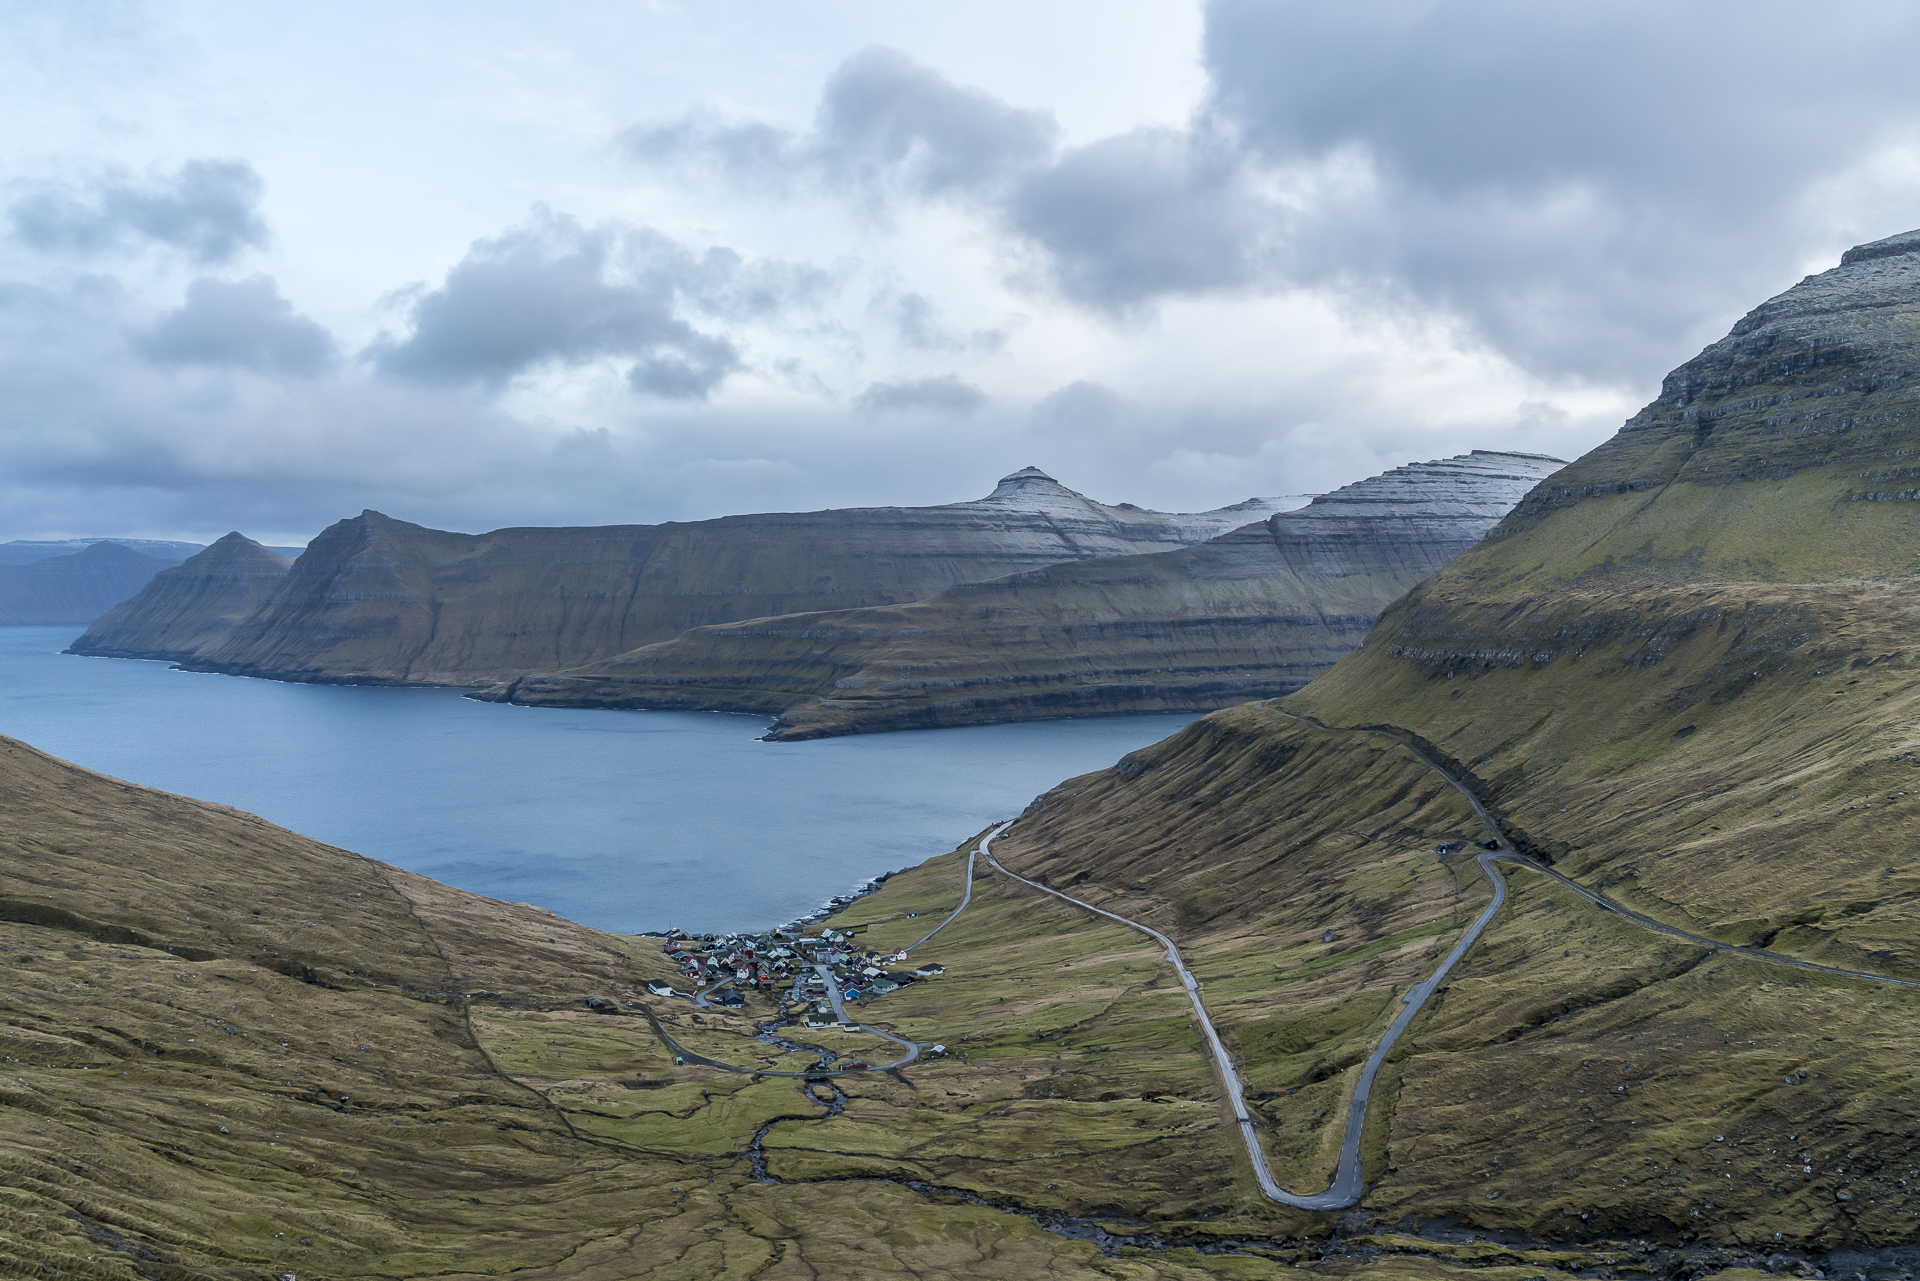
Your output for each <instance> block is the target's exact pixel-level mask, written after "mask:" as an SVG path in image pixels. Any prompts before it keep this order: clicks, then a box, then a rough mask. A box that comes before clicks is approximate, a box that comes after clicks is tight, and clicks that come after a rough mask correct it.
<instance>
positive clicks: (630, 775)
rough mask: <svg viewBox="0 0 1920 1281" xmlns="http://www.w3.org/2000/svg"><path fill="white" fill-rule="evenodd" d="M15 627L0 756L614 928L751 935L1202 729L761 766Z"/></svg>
mask: <svg viewBox="0 0 1920 1281" xmlns="http://www.w3.org/2000/svg"><path fill="white" fill-rule="evenodd" d="M77 634H78V629H75V628H72V627H0V733H5V734H9V735H12V736H13V737H15V738H18V739H23V740H24V741H26V742H28V743H31V744H32V745H33V746H35V747H38V748H40V749H41V750H42V751H46V752H51V753H52V754H53V755H55V756H59V757H63V758H65V759H67V760H70V761H74V762H76V763H78V764H81V765H85V766H86V767H88V768H89V769H95V770H99V771H101V772H103V773H107V774H112V775H115V776H116V777H119V778H124V779H128V780H130V781H132V782H136V783H144V784H147V785H149V786H152V787H159V788H164V789H165V790H167V791H170V792H180V793H183V794H185V795H187V796H197V797H200V798H201V799H203V800H210V801H219V802H221V803H223V804H227V805H233V806H237V807H238V808H240V809H244V810H250V811H252V812H253V813H255V814H259V815H260V816H262V817H263V818H266V819H268V820H270V821H272V822H275V823H278V824H280V825H282V826H283V827H290V828H293V829H294V830H295V831H298V832H303V833H305V834H306V835H308V836H312V837H316V838H317V839H319V840H322V841H326V842H328V843H329V844H332V845H338V846H341V847H343V848H345V849H350V850H356V851H358V852H360V853H362V854H368V855H371V856H373V857H374V858H379V859H384V860H386V861H387V862H389V863H395V864H398V865H399V866H401V867H404V868H406V869H408V870H409V871H414V872H419V873H421V874H423V875H426V876H431V877H433V878H435V879H436V880H441V881H445V882H447V883H448V884H451V885H457V886H459V887H460V888H462V889H467V890H472V891H474V892H476V893H479V894H486V895H490V896H492V897H494V898H503V899H507V900H509V901H512V902H522V903H534V904H537V905H539V906H541V907H548V908H552V909H553V910H554V911H556V912H559V913H561V914H562V915H563V916H567V917H570V918H572V919H573V920H576V921H580V922H583V923H585V924H588V925H594V926H598V927H600V928H602V929H609V930H621V931H631V930H639V929H651V928H658V927H661V926H666V925H678V926H681V927H682V928H686V929H697V930H729V929H749V928H754V927H764V926H768V925H772V924H776V923H778V922H781V921H786V920H790V919H792V918H793V917H795V916H798V915H800V914H801V913H803V912H806V911H809V910H811V909H812V908H814V907H816V906H817V905H818V904H819V903H820V902H821V901H822V900H824V899H826V898H828V897H830V896H832V895H835V894H840V893H845V892H846V891H847V890H848V889H850V888H852V887H853V886H854V885H855V884H857V883H859V882H861V881H864V880H866V879H867V878H869V877H871V876H874V875H875V874H877V873H880V872H884V871H891V870H894V869H896V868H901V867H908V866H911V865H912V864H914V863H918V862H919V861H921V860H922V859H924V858H927V857H928V856H930V855H933V854H939V853H942V852H943V851H946V850H949V849H952V848H953V847H954V846H955V845H956V844H958V843H959V842H960V841H961V840H963V839H965V838H966V837H967V836H968V835H970V834H972V833H973V832H976V831H978V830H979V829H980V828H982V827H985V826H986V825H987V824H989V823H990V822H993V821H994V820H996V819H1000V818H1005V817H1009V816H1011V815H1013V814H1016V813H1018V812H1019V811H1020V810H1021V809H1022V808H1024V807H1025V805H1026V803H1027V802H1028V801H1029V800H1031V799H1032V798H1033V797H1034V796H1036V795H1037V794H1039V793H1040V792H1043V791H1045V790H1046V789H1047V788H1049V787H1051V786H1053V784H1055V783H1057V782H1059V781H1060V780H1061V779H1064V778H1069V777H1072V776H1073V775H1075V774H1084V773H1086V772H1088V771H1089V770H1094V769H1100V768H1103V767H1105V766H1108V765H1111V764H1113V762H1114V761H1116V760H1118V759H1119V758H1120V757H1121V756H1123V755H1125V754H1126V753H1127V752H1130V751H1132V750H1133V749H1134V748H1136V747H1141V746H1144V745H1145V744H1148V743H1151V742H1154V741H1156V740H1158V739H1161V738H1164V737H1166V736H1167V735H1168V734H1171V733H1172V732H1173V731H1174V730H1176V729H1178V728H1179V727H1180V726H1182V725H1184V724H1186V723H1187V722H1188V721H1189V720H1191V719H1192V718H1191V717H1190V716H1127V717H1112V718H1095V719H1091V720H1065V721H1043V722H1037V723H1032V724H1025V725H988V726H978V727H974V728H969V729H952V730H923V731H916V732H911V733H901V734H873V735H859V736H855V737H852V738H836V739H826V740H823V741H820V742H813V743H762V742H759V741H757V738H756V736H757V735H759V734H760V733H762V732H764V729H765V725H766V721H765V719H764V718H761V717H749V716H727V715H718V714H712V713H700V712H590V711H567V710H559V709H552V708H524V707H503V706H499V705H497V704H490V703H476V702H473V701H472V700H470V699H466V698H462V697H461V696H460V695H459V694H458V693H456V692H454V691H451V690H432V689H422V690H410V689H374V688H358V687H352V686H334V685H289V684H281V683H280V682H277V681H261V680H248V679H243V678H240V677H233V676H211V675H204V674H193V673H186V672H176V671H173V670H171V669H170V668H169V667H168V666H167V665H166V664H165V663H149V662H134V661H129V660H126V659H112V658H77V657H73V656H69V655H63V654H61V653H60V652H59V651H60V650H61V649H63V648H64V647H65V646H66V645H67V644H68V643H69V642H71V641H72V639H73V637H74V636H75V635H77Z"/></svg>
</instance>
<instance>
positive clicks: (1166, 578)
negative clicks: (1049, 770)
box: [475, 450, 1562, 739]
mask: <svg viewBox="0 0 1920 1281" xmlns="http://www.w3.org/2000/svg"><path fill="white" fill-rule="evenodd" d="M1561 465H1562V463H1561V461H1560V460H1559V459H1554V458H1546V457H1542V456H1540V455H1535V454H1500V453H1489V452H1486V451H1482V450H1475V451H1474V452H1472V453H1470V454H1462V455H1460V456H1459V457H1456V458H1448V459H1441V460H1438V461H1435V462H1429V463H1413V464H1409V465H1408V466H1405V467H1398V468H1395V469H1394V470H1392V471H1389V472H1386V473H1384V474H1382V475H1379V476H1374V477H1372V478H1370V479H1367V480H1363V481H1359V482H1357V483H1355V484H1352V485H1348V486H1345V487H1344V488H1342V489H1338V490H1335V491H1334V492H1333V493H1330V494H1325V495H1322V496H1321V497H1318V498H1315V499H1314V500H1313V501H1312V502H1311V503H1309V504H1308V505H1307V506H1305V507H1302V508H1298V509H1296V510H1293V511H1288V512H1281V513H1277V514H1274V515H1272V516H1269V517H1267V518H1266V519H1265V520H1263V521H1259V522H1256V523H1253V524H1249V525H1246V526H1244V527H1242V528H1240V529H1237V530H1234V531H1233V532H1231V533H1228V534H1223V535H1221V536H1220V537H1218V538H1215V539H1212V540H1210V541H1208V542H1205V543H1201V544H1199V545H1198V546H1194V547H1185V548H1181V549H1179V550H1177V551H1169V552H1157V553H1151V554H1147V555H1138V556H1111V557H1104V558H1101V559H1097V560H1081V561H1069V562H1067V563H1065V564H1059V565H1051V566H1048V567H1047V568H1045V569H1036V570H1029V571H1027V572H1024V573H1019V574H1013V575H1008V576H1005V577H1002V578H996V579H992V580H989V581H987V582H982V583H965V584H961V585H959V586H955V587H950V588H948V589H947V590H946V591H944V592H942V593H940V594H939V595H936V596H933V597H930V598H928V599H927V600H923V601H918V602H914V603H911V604H906V605H896V606H889V607H882V608H868V609H853V610H834V611H820V612H811V613H796V614H789V615H785V616H783V617H778V618H762V619H754V620H751V621H748V622H744V623H733V624H728V625H725V626H718V627H702V628H697V629H695V630H693V631H690V632H688V633H686V634H685V635H683V636H680V637H678V638H676V639H674V640H669V641H662V642H660V643H657V644H654V645H649V646H646V647H644V648H641V649H636V650H634V651H632V652H630V653H626V654H621V655H618V656H616V657H614V658H610V659H606V660H603V661H602V662H599V663H594V664H591V665H587V666H584V667H580V668H576V669H574V670H572V671H567V672H559V673H553V674H546V675H542V674H535V675H529V676H524V677H521V678H520V679H518V680H516V681H513V682H510V683H506V684H503V685H500V686H497V687H495V688H494V689H491V690H488V691H486V692H485V693H484V694H480V695H476V696H475V697H480V698H484V699H488V700H491V701H496V702H513V703H522V704H526V705H530V706H543V707H648V708H686V709H705V708H713V709H719V710H723V711H744V712H762V713H770V714H776V715H778V717H779V720H778V721H777V722H776V724H775V725H774V728H773V731H772V732H771V733H770V734H769V735H768V737H770V738H774V739H805V738H819V737H822V736H826V735H832V734H848V733H863V732H871V731H877V730H892V729H924V728H932V727H935V726H948V725H969V724H981V723H990V722H999V721H1015V720H1036V719H1043V718H1046V717H1055V716H1086V715H1118V714H1124V713H1130V712H1149V711H1175V710H1178V711H1210V710H1212V709H1214V708H1217V707H1223V706H1227V705H1229V704H1232V703H1242V702H1246V701H1247V700H1248V699H1253V698H1266V697H1272V696H1273V695H1276V694H1285V693H1290V692H1292V691H1293V690H1296V689H1298V688H1300V687H1301V686H1302V685H1304V684H1306V683H1307V682H1308V681H1310V680H1312V679H1313V678H1314V677H1315V676H1317V675H1319V674H1320V673H1321V672H1323V671H1325V670H1327V668H1329V667H1330V666H1332V665H1333V662H1334V660H1336V659H1337V658H1339V657H1340V655H1342V654H1344V653H1346V652H1347V651H1348V650H1351V649H1353V648H1354V647H1355V646H1357V645H1358V644H1359V643H1360V642H1361V640H1362V638H1364V637H1365V635H1366V633H1367V629H1368V628H1370V627H1371V626H1372V625H1373V621H1374V619H1375V617H1376V616H1377V615H1378V614H1379V613H1380V611H1381V610H1382V609H1384V608H1385V607H1386V606H1387V604H1388V603H1389V602H1391V601H1392V600H1394V599H1395V598H1397V597H1399V596H1400V595H1402V594H1403V593H1405V592H1406V590H1407V589H1408V588H1410V587H1412V586H1413V585H1414V584H1415V583H1417V582H1419V581H1420V580H1421V579H1423V578H1425V577H1426V576H1427V575H1428V574H1430V573H1432V572H1433V571H1434V570H1436V569H1439V568H1440V567H1441V566H1442V565H1445V564H1446V563H1447V562H1448V561H1451V560H1452V559H1453V558H1454V557H1456V556H1458V555H1460V554H1461V553H1462V552H1464V551H1466V550H1467V549H1468V548H1469V547H1472V546H1473V545H1474V544H1475V543H1477V542H1478V541H1479V540H1480V538H1481V536H1482V535H1484V534H1485V533H1486V532H1487V530H1488V529H1490V528H1491V527H1492V526H1493V525H1494V523H1495V522H1496V521H1498V520H1499V519H1500V518H1501V517H1502V516H1504V515H1506V513H1507V512H1508V510H1509V509H1511V508H1512V506H1513V505H1514V504H1515V503H1516V502H1518V501H1519V500H1520V497H1521V496H1522V495H1523V494H1525V493H1526V492H1527V490H1528V489H1530V488H1531V487H1532V486H1533V485H1534V483H1535V482H1536V481H1538V480H1539V479H1540V478H1542V477H1543V476H1545V475H1547V474H1548V473H1549V472H1551V471H1553V470H1554V469H1556V468H1557V467H1560V466H1561Z"/></svg>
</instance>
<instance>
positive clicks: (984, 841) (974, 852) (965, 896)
mask: <svg viewBox="0 0 1920 1281" xmlns="http://www.w3.org/2000/svg"><path fill="white" fill-rule="evenodd" d="M1012 826H1013V820H1012V819H1008V820H1007V821H1006V822H1004V823H1002V824H1001V825H1000V826H998V827H996V828H994V829H993V830H992V831H991V832H988V833H987V834H986V835H985V836H983V837H981V838H980V843H979V844H978V845H976V846H974V847H973V848H972V849H970V850H968V851H967V881H966V887H965V892H964V893H962V894H961V895H960V906H959V907H956V908H954V909H953V911H952V913H951V914H949V915H948V917H947V919H946V920H944V921H942V922H940V924H938V925H936V926H934V927H933V928H932V929H930V930H928V931H927V932H926V933H925V934H922V935H921V936H920V937H919V939H918V940H916V941H915V942H912V943H909V944H907V945H906V946H905V947H903V948H901V949H900V950H901V951H903V952H911V951H913V949H914V948H916V947H919V946H920V944H922V943H924V942H926V941H927V940H928V939H930V938H932V937H933V936H934V935H936V934H938V933H939V932H940V931H941V930H944V929H946V928H947V927H948V926H949V925H952V924H953V918H954V917H956V916H958V915H960V913H962V912H964V911H966V910H967V904H969V903H971V902H973V860H974V858H975V857H976V856H978V855H981V854H985V853H986V852H987V845H988V843H989V842H991V841H992V840H993V838H994V837H996V836H998V835H1000V833H1002V832H1004V831H1006V830H1007V829H1008V828H1009V827H1012Z"/></svg>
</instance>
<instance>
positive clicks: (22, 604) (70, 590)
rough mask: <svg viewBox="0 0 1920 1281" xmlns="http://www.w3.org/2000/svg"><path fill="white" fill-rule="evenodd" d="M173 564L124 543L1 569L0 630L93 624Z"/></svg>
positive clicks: (89, 548)
mask: <svg viewBox="0 0 1920 1281" xmlns="http://www.w3.org/2000/svg"><path fill="white" fill-rule="evenodd" d="M166 564H167V562H165V561H162V560H156V559H154V558H153V557H151V556H143V555H141V554H140V553H139V552H136V551H133V550H132V549H130V548H126V547H122V546H121V545H120V544H118V543H107V542H100V543H95V544H93V545H92V546H91V547H88V548H86V549H85V550H84V551H78V552H75V553H73V554H72V555H70V556H52V557H48V558H47V559H45V560H36V561H32V562H30V563H28V564H24V565H0V626H25V625H35V624H37V625H50V624H54V623H87V622H91V621H92V620H93V619H95V618H97V617H98V616H99V615H101V614H103V613H105V612H106V611H107V610H108V609H111V608H112V607H113V606H114V605H117V604H119V603H120V602H121V601H123V600H125V599H127V598H128V597H129V596H132V595H133V594H134V593H135V592H137V591H139V590H140V589H141V587H143V586H144V585H145V584H146V582H147V580H148V579H150V578H152V577H153V576H154V574H155V573H156V572H157V571H159V570H162V569H164V568H165V567H166Z"/></svg>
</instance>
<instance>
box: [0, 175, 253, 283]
mask: <svg viewBox="0 0 1920 1281" xmlns="http://www.w3.org/2000/svg"><path fill="white" fill-rule="evenodd" d="M262 185H263V184H262V183H261V181H260V175H259V174H257V173H255V172H254V170H253V167H252V166H251V165H249V164H247V163H245V162H244V161H239V160H190V161H188V162H187V163H186V164H184V165H182V166H180V169H179V171H178V172H177V173H175V174H174V175H173V176H172V177H171V178H155V179H153V180H151V181H149V182H147V183H146V184H144V185H142V184H139V183H136V182H134V181H132V180H131V179H129V178H127V177H126V176H124V175H113V176H108V177H103V178H100V179H98V180H96V181H95V182H93V183H92V184H91V185H90V186H89V187H88V188H87V189H86V190H85V191H84V192H83V193H82V194H81V195H77V196H76V195H75V194H73V193H71V192H69V191H63V190H59V189H56V188H46V189H42V190H39V191H35V192H30V193H29V194H27V195H24V196H22V197H20V198H19V199H18V200H16V201H14V202H13V204H12V205H10V206H9V207H8V209H7V220H8V222H9V223H11V224H12V227H13V234H14V235H15V236H16V237H18V238H19V239H20V240H21V241H23V242H24V243H25V244H27V245H28V246H30V247H31V248H34V249H37V250H40V251H42V252H44V253H58V254H67V255H72V256H76V257H91V256H96V255H101V254H107V253H114V252H119V251H123V250H126V249H128V248H130V247H134V246H138V245H140V244H143V243H152V244H158V245H165V246H167V247H168V248H171V249H176V250H178V251H180V252H181V253H182V254H184V255H186V257H187V260H188V261H189V262H192V263H194V264H196V265H198V266H217V265H219V264H221V263H224V262H228V261H230V260H232V259H233V258H235V257H236V256H238V255H239V254H240V253H241V251H243V250H245V249H258V248H262V247H264V246H265V245H266V243H267V225H266V223H265V222H264V221H262V219H261V217H260V215H259V212H258V210H257V206H258V205H259V203H260V194H261V190H262Z"/></svg>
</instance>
